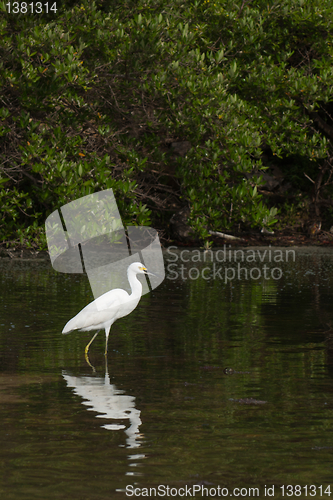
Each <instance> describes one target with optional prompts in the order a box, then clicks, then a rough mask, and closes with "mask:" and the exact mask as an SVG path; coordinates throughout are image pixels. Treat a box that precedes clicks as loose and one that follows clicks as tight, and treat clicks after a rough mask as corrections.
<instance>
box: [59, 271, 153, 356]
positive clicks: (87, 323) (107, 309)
mask: <svg viewBox="0 0 333 500" xmlns="http://www.w3.org/2000/svg"><path fill="white" fill-rule="evenodd" d="M137 274H152V275H153V273H150V272H148V270H147V269H146V267H145V266H144V265H143V264H141V263H140V262H133V264H131V265H130V266H128V269H127V277H128V281H129V284H130V286H131V290H132V293H131V294H128V293H127V292H126V291H125V290H123V289H121V288H115V289H114V290H110V291H109V292H106V293H104V294H103V295H101V296H100V297H98V298H97V299H96V300H94V301H93V302H91V303H90V304H88V305H87V306H86V307H85V308H84V309H82V311H80V312H79V313H78V314H77V315H76V316H74V318H72V319H70V320H69V321H68V323H67V324H66V325H65V327H64V329H63V331H62V333H69V332H71V331H73V330H85V331H90V330H100V329H102V328H104V330H105V335H106V345H105V354H107V350H108V338H109V333H110V328H111V325H112V324H113V323H114V322H115V321H116V320H117V319H119V318H123V317H124V316H127V315H128V314H130V313H131V312H132V311H134V309H135V308H136V306H137V305H138V303H139V300H140V298H141V295H142V284H141V283H140V281H139V280H138V278H137ZM97 333H98V332H97ZM97 333H96V334H95V335H94V336H93V338H92V339H91V341H90V342H89V344H88V345H87V346H86V350H85V352H86V354H87V353H88V350H89V347H90V344H91V343H92V341H93V340H94V338H95V337H96V335H97Z"/></svg>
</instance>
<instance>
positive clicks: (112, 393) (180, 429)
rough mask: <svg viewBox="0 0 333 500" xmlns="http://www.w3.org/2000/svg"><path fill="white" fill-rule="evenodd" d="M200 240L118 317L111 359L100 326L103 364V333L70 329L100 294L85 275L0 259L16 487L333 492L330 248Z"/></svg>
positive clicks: (2, 367) (88, 492)
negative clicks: (229, 247) (197, 248)
mask: <svg viewBox="0 0 333 500" xmlns="http://www.w3.org/2000/svg"><path fill="white" fill-rule="evenodd" d="M259 251H263V249H259ZM186 252H187V253H185V254H181V253H179V252H178V253H176V252H174V255H170V254H169V255H168V254H166V255H165V258H166V272H167V279H166V280H165V281H164V283H163V284H162V285H161V286H160V287H159V288H158V289H156V290H154V291H153V292H152V293H151V294H149V295H146V296H144V297H143V298H142V300H141V302H140V305H139V306H138V308H137V309H136V310H135V311H134V312H133V313H132V314H131V315H130V316H129V317H127V318H123V319H122V320H120V321H119V322H117V323H115V325H113V327H112V330H111V335H110V340H109V356H108V366H106V365H105V358H104V355H103V352H104V339H105V336H104V335H102V334H101V335H99V336H98V337H97V338H96V340H95V341H94V343H93V345H92V349H91V352H90V358H91V364H92V365H93V366H95V367H96V371H95V372H94V370H93V369H92V368H91V367H90V366H89V365H88V364H87V363H86V361H85V358H84V347H85V345H86V343H87V341H88V340H89V338H90V337H91V334H90V333H89V332H88V333H83V332H82V333H81V332H76V333H71V334H70V335H68V336H63V335H61V331H62V328H63V326H64V324H65V323H66V322H67V321H68V319H69V318H71V317H73V316H74V315H75V314H76V313H77V312H78V311H79V310H80V309H81V308H82V307H83V306H84V305H86V304H87V303H88V302H90V301H91V300H92V299H93V297H92V294H91V291H90V287H89V284H88V282H87V281H86V280H85V278H84V276H82V275H80V276H76V275H72V276H68V275H64V274H58V273H56V272H54V271H53V270H52V269H51V266H50V265H49V264H48V263H47V262H44V261H39V262H36V261H32V262H24V261H17V262H14V261H11V262H3V261H0V277H1V294H2V314H1V321H0V394H1V399H0V401H1V405H0V419H1V423H2V426H1V432H0V438H1V441H2V442H1V445H2V446H1V448H0V463H1V469H2V476H1V479H0V494H1V498H6V500H18V499H19V498H20V499H21V498H24V499H30V498H34V499H38V498H43V499H45V498H48V499H66V500H67V499H68V498H71V499H74V500H75V499H82V498H89V499H90V500H95V499H105V500H106V499H110V498H118V497H119V498H125V492H126V488H127V493H128V496H129V495H130V493H131V491H133V490H131V488H134V487H136V488H158V486H159V485H162V486H161V488H162V489H161V490H160V492H161V493H163V491H164V492H165V493H166V491H165V490H163V487H166V485H169V487H170V488H171V487H172V488H175V489H174V490H173V494H172V495H171V496H174V497H178V496H179V497H180V496H182V492H183V491H185V490H182V488H184V487H185V486H187V487H189V488H194V487H196V488H202V490H200V491H199V490H198V489H197V490H196V492H197V496H201V493H202V492H203V493H205V492H206V491H205V490H204V489H205V488H206V489H207V490H208V493H207V494H210V495H211V496H214V489H215V490H216V491H215V494H217V493H218V489H217V488H218V487H220V488H228V490H226V489H225V490H224V495H223V496H226V495H225V493H226V491H227V492H228V494H227V496H230V494H233V489H234V488H247V490H243V494H242V495H241V496H242V498H247V497H252V496H258V495H256V491H254V490H253V492H252V493H253V494H251V491H250V490H249V488H258V492H259V496H260V497H265V496H266V497H267V496H272V495H269V494H268V493H267V491H266V494H265V487H266V488H269V487H273V485H274V498H280V497H281V498H282V497H283V493H284V496H287V495H286V491H287V490H283V488H284V487H286V485H288V484H291V485H294V486H295V485H300V487H301V488H303V489H302V490H301V493H302V496H300V495H298V494H297V495H296V496H299V497H301V498H303V497H304V498H305V497H307V496H312V497H313V498H316V497H318V498H319V497H320V498H323V497H329V495H328V492H327V491H326V490H325V489H326V488H327V485H328V484H329V483H330V481H331V475H332V472H331V471H332V461H333V460H332V457H333V438H332V436H331V429H332V424H333V399H332V396H333V383H332V378H333V371H332V367H333V357H332V353H333V340H332V339H333V326H332V325H333V313H332V306H331V304H332V297H333V258H332V255H331V252H329V251H321V252H320V251H312V250H311V251H310V250H306V249H305V250H300V251H297V252H296V253H295V259H291V260H290V261H287V260H286V258H285V254H281V255H282V260H281V255H280V260H275V261H274V259H273V257H272V259H270V256H269V254H268V253H267V254H266V255H265V256H264V257H263V254H261V256H258V255H255V256H252V257H253V259H254V260H253V259H252V260H251V258H247V257H251V256H250V255H249V254H246V255H245V258H243V260H242V255H241V254H239V255H238V258H237V259H236V260H232V259H231V260H227V261H224V262H220V261H218V260H216V259H215V260H214V259H213V260H209V259H207V258H206V259H204V258H203V253H202V252H201V253H200V252H199V253H197V254H195V253H193V252H188V251H187V250H186ZM175 255H176V257H175ZM200 256H201V257H200ZM192 257H195V259H196V260H193V259H192ZM199 257H200V258H201V260H200V259H199ZM243 257H244V256H243ZM239 263H241V268H240V271H239V274H238V270H239V267H238V264H239ZM214 264H215V267H214ZM264 266H266V270H265V269H264ZM255 268H256V270H253V269H255ZM273 268H279V269H281V275H280V274H279V277H278V278H277V276H278V272H277V271H275V273H276V275H275V278H274V277H272V275H271V274H270V273H271V272H272V269H273ZM219 269H221V270H220V271H219ZM227 270H228V271H227ZM233 271H234V272H235V274H234V277H233V278H232V279H231V276H233ZM246 271H247V272H246ZM226 272H227V275H226ZM214 273H215V274H214ZM251 273H252V274H251ZM265 273H266V277H265ZM259 274H260V276H259ZM226 278H228V279H226ZM163 485H164V486H163ZM310 485H314V486H315V488H316V489H312V490H311V495H310V490H308V491H306V490H305V487H306V486H308V487H310ZM321 487H322V489H320V488H321ZM138 491H139V490H138ZM140 491H141V490H140ZM189 491H192V493H193V490H189ZM220 491H221V490H220ZM295 491H299V490H295ZM325 491H326V493H325ZM244 493H245V494H244ZM165 496H167V495H166V494H165ZM169 496H170V495H169ZM188 496H189V495H188ZM220 496H221V495H220ZM234 496H236V494H235V495H234Z"/></svg>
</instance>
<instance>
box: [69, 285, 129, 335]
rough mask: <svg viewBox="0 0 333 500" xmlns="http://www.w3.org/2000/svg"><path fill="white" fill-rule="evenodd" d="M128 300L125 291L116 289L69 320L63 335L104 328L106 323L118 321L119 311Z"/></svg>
mask: <svg viewBox="0 0 333 500" xmlns="http://www.w3.org/2000/svg"><path fill="white" fill-rule="evenodd" d="M128 299H129V295H128V293H127V292H126V291H125V290H121V289H115V290H110V291H109V292H106V293H104V294H103V295H101V296H100V297H98V298H97V299H96V300H94V301H93V302H91V303H90V304H88V305H87V306H86V307H84V308H83V309H82V311H80V312H79V313H78V314H77V315H76V316H74V318H72V319H71V320H69V321H68V323H67V324H66V325H65V327H64V329H63V331H62V333H69V332H71V331H72V330H79V329H84V330H87V329H89V330H94V329H98V328H104V323H107V322H110V321H112V322H113V321H114V320H116V319H117V317H118V313H119V311H120V310H121V309H122V308H123V306H124V304H126V302H128Z"/></svg>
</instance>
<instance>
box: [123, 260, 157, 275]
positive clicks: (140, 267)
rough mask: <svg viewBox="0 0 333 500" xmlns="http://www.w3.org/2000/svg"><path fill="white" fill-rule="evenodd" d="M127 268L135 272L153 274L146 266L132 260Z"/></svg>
mask: <svg viewBox="0 0 333 500" xmlns="http://www.w3.org/2000/svg"><path fill="white" fill-rule="evenodd" d="M128 270H131V271H133V272H135V274H151V275H153V273H150V272H149V271H148V269H147V268H146V266H144V265H143V264H141V262H133V264H131V265H130V266H129V268H128ZM153 276H154V275H153Z"/></svg>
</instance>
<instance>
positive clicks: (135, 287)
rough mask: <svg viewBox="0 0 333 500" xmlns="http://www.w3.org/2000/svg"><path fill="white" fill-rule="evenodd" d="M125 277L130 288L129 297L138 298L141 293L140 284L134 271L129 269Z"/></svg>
mask: <svg viewBox="0 0 333 500" xmlns="http://www.w3.org/2000/svg"><path fill="white" fill-rule="evenodd" d="M127 277H128V281H129V284H130V286H131V290H132V293H131V297H133V299H134V298H135V297H139V298H140V297H141V295H142V284H141V282H140V281H139V280H138V278H137V276H136V273H135V272H134V271H132V270H131V269H130V270H128V272H127Z"/></svg>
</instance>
